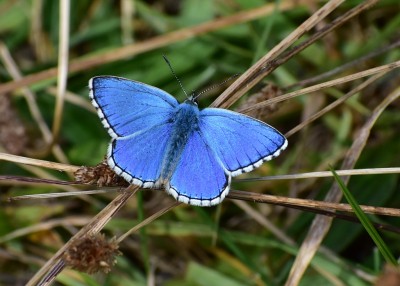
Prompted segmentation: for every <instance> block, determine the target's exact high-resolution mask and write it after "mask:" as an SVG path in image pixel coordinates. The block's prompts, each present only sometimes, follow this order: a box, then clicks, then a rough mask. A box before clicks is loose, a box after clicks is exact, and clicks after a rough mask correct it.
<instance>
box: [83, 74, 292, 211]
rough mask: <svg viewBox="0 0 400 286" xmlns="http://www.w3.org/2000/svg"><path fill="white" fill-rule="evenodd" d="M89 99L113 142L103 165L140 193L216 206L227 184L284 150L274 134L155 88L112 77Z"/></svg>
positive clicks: (98, 81) (100, 79) (97, 80)
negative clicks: (141, 190) (159, 191)
mask: <svg viewBox="0 0 400 286" xmlns="http://www.w3.org/2000/svg"><path fill="white" fill-rule="evenodd" d="M89 87H90V98H91V100H92V104H93V105H94V107H95V108H96V109H97V113H98V115H99V117H100V119H101V121H102V123H103V125H104V127H105V128H106V129H107V131H108V133H109V134H110V136H111V138H112V140H111V143H110V145H109V148H108V152H107V163H108V165H109V166H110V167H111V168H112V169H113V170H114V171H115V172H116V173H117V174H118V175H120V176H122V177H123V178H124V179H125V180H126V181H128V182H129V183H131V184H134V185H138V186H140V187H143V188H161V187H163V188H165V190H166V191H167V193H169V194H171V195H172V196H173V197H174V198H175V199H177V200H178V201H180V202H183V203H186V204H191V205H196V206H212V205H216V204H219V203H220V202H221V201H222V200H223V199H224V198H225V196H226V195H227V194H228V192H229V186H230V183H231V178H232V177H234V176H237V175H240V174H242V173H245V172H250V171H251V170H253V169H254V168H257V167H259V166H260V165H261V164H262V163H263V162H264V161H268V160H271V159H272V158H274V157H276V156H278V155H279V154H280V153H281V151H282V150H284V149H285V148H286V146H287V140H286V138H285V137H284V136H283V135H282V134H281V133H280V132H279V131H277V130H276V129H275V128H273V127H271V126H269V125H267V124H265V123H264V122H262V121H259V120H256V119H253V118H251V117H248V116H246V115H243V114H239V113H236V112H233V111H229V110H226V109H220V108H205V109H203V110H199V108H198V107H197V103H196V101H195V98H194V97H193V96H190V97H189V98H188V99H186V100H185V101H184V102H183V103H181V104H179V103H178V101H177V100H176V99H175V98H174V97H172V96H171V95H170V94H168V93H167V92H165V91H163V90H161V89H158V88H156V87H153V86H150V85H147V84H144V83H141V82H137V81H131V80H128V79H124V78H119V77H114V76H97V77H94V78H92V79H90V81H89Z"/></svg>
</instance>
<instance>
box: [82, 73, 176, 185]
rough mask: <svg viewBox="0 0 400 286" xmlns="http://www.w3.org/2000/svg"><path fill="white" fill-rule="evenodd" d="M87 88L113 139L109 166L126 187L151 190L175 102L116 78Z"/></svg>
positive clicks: (103, 78)
mask: <svg viewBox="0 0 400 286" xmlns="http://www.w3.org/2000/svg"><path fill="white" fill-rule="evenodd" d="M89 87H90V97H91V98H92V103H93V105H94V106H95V107H96V109H97V112H98V114H99V116H100V118H101V120H102V122H103V125H104V126H105V127H106V128H107V130H108V132H109V134H110V135H111V137H112V138H113V140H112V141H111V143H110V146H109V148H108V154H107V162H108V164H109V166H110V167H111V168H112V169H113V170H114V171H115V172H116V173H117V174H119V175H121V176H123V177H124V178H125V179H126V180H127V181H128V182H130V183H133V184H136V185H140V186H144V187H153V186H154V183H155V181H156V180H157V179H158V178H159V176H160V172H161V170H160V168H161V165H162V160H163V158H164V151H165V149H166V146H167V143H168V140H169V137H170V133H171V123H169V121H170V118H171V116H172V114H173V112H174V109H175V108H176V107H177V106H178V102H177V101H176V99H175V98H173V97H172V96H171V95H169V94H168V93H166V92H165V91H163V90H161V89H158V88H155V87H152V86H150V85H147V84H144V83H140V82H136V81H131V80H127V79H124V78H119V77H113V76H99V77H94V78H92V79H91V80H90V81H89Z"/></svg>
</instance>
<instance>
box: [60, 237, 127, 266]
mask: <svg viewBox="0 0 400 286" xmlns="http://www.w3.org/2000/svg"><path fill="white" fill-rule="evenodd" d="M117 255H121V252H120V251H119V250H118V244H117V242H116V240H115V238H113V239H111V240H110V241H108V240H107V239H106V238H105V236H104V235H102V234H94V235H87V236H84V237H83V238H81V239H77V240H76V241H74V242H73V243H72V244H71V246H70V247H69V248H68V250H66V252H65V253H64V254H63V258H64V262H65V264H66V265H67V266H69V267H71V268H72V269H75V270H78V271H81V272H85V273H88V274H93V273H96V272H99V271H101V272H104V273H108V272H110V270H111V267H112V266H113V265H114V264H115V263H116V259H115V256H117Z"/></svg>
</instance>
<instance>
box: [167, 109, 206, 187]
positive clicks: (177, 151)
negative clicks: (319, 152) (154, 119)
mask: <svg viewBox="0 0 400 286" xmlns="http://www.w3.org/2000/svg"><path fill="white" fill-rule="evenodd" d="M198 120H199V109H198V108H197V106H196V105H194V104H192V103H191V102H184V103H182V104H180V105H179V106H178V107H177V108H176V112H175V113H173V115H172V116H171V118H170V121H171V123H172V126H173V127H172V128H173V130H172V133H171V137H170V139H169V143H168V144H167V147H166V151H165V156H164V159H163V163H162V168H161V177H160V183H161V184H162V185H164V184H165V183H167V182H168V181H169V179H170V178H171V176H172V174H173V172H174V170H175V168H176V165H177V164H178V162H179V159H180V157H181V154H182V152H183V149H184V148H185V145H186V143H187V141H188V138H189V137H190V135H191V134H192V133H193V132H194V131H196V130H198V128H199V126H198ZM193 155H195V154H193Z"/></svg>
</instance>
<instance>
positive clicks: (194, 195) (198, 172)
mask: <svg viewBox="0 0 400 286" xmlns="http://www.w3.org/2000/svg"><path fill="white" fill-rule="evenodd" d="M230 179H231V177H230V175H229V174H227V172H225V170H224V168H223V167H222V166H221V164H220V162H218V159H217V158H216V157H215V156H214V154H213V152H212V151H211V150H210V148H209V146H207V144H206V142H205V140H204V138H203V137H202V136H201V134H200V133H199V132H198V131H195V132H193V133H192V134H191V136H190V138H189V140H188V142H187V143H186V145H185V147H184V150H183V152H182V154H181V157H180V160H179V163H178V165H177V166H176V169H175V171H174V173H173V175H172V177H171V180H170V182H169V186H167V192H168V193H170V194H171V195H172V196H174V197H175V199H177V200H178V201H181V202H184V203H186V204H191V205H197V206H212V205H216V204H219V203H220V202H221V201H222V200H223V199H224V198H225V196H226V195H227V194H228V192H229V185H230Z"/></svg>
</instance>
